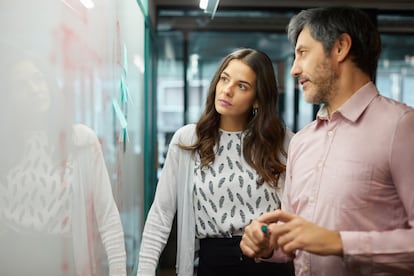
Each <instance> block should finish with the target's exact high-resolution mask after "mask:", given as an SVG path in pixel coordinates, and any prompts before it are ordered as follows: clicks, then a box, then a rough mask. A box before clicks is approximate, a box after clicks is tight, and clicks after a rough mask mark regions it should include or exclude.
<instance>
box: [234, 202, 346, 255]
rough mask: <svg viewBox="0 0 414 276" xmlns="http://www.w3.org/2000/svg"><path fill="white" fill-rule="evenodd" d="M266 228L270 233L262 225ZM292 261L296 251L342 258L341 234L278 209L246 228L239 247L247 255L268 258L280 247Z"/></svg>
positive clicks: (262, 216)
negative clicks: (264, 231) (265, 231)
mask: <svg viewBox="0 0 414 276" xmlns="http://www.w3.org/2000/svg"><path fill="white" fill-rule="evenodd" d="M263 225H267V233H266V234H265V233H263V231H262V226H263ZM279 247H280V249H281V250H282V251H283V252H284V253H285V254H286V255H287V256H290V257H291V258H293V257H294V256H295V252H296V250H304V251H307V252H309V253H313V254H317V255H338V256H342V249H343V248H342V240H341V236H340V234H339V232H337V231H332V230H328V229H325V228H322V227H319V226H318V225H316V224H314V223H311V222H309V221H306V220H304V219H303V218H301V217H299V216H296V215H294V214H291V213H288V212H285V211H282V210H276V211H274V212H269V213H265V214H263V215H261V216H260V217H259V218H258V219H257V220H254V221H252V223H250V224H249V225H248V226H246V228H245V231H244V234H243V237H242V240H241V242H240V248H241V250H242V252H243V254H245V255H246V256H249V257H255V258H269V257H271V256H272V253H273V250H274V249H277V248H279Z"/></svg>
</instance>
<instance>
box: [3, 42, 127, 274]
mask: <svg viewBox="0 0 414 276" xmlns="http://www.w3.org/2000/svg"><path fill="white" fill-rule="evenodd" d="M5 53H6V54H5ZM2 54H5V55H4V56H3V59H2V61H3V62H4V63H3V64H2V65H3V66H2V68H1V70H2V71H3V74H2V75H1V78H2V82H1V84H0V85H1V87H2V96H3V97H2V103H1V106H2V110H1V113H2V116H1V120H2V128H3V131H4V135H3V137H2V139H1V146H2V148H3V149H2V153H3V154H2V157H1V158H0V162H1V168H0V245H1V246H0V275H13V276H21V275H34V276H45V275H56V276H58V275H68V276H72V275H78V276H91V275H100V276H101V275H113V276H115V275H119V276H126V252H125V245H124V234H123V228H122V224H121V220H120V215H119V212H118V209H117V206H116V203H115V200H114V198H113V195H112V188H111V184H110V179H109V176H108V172H107V169H106V165H105V162H104V158H103V154H102V150H101V145H100V142H99V140H98V138H97V136H96V134H95V132H94V131H93V130H92V129H90V128H89V127H87V126H85V125H83V124H73V123H72V122H71V120H69V117H70V116H69V115H68V114H67V113H66V111H67V110H68V109H66V105H65V102H64V101H63V94H62V93H61V91H59V89H57V86H55V85H53V84H54V82H53V81H51V78H50V74H51V71H47V70H46V71H44V70H42V69H43V68H44V67H43V66H41V64H43V62H40V61H39V60H37V59H36V58H34V56H32V55H29V54H26V53H24V52H21V51H16V50H15V49H13V50H9V51H7V52H2ZM48 74H49V76H48ZM102 247H103V248H104V249H102ZM105 257H107V261H106V262H105V261H103V260H102V258H105ZM103 263H107V265H103Z"/></svg>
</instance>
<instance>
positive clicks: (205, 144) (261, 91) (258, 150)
mask: <svg viewBox="0 0 414 276" xmlns="http://www.w3.org/2000/svg"><path fill="white" fill-rule="evenodd" d="M233 59H237V60H240V61H242V62H243V63H245V64H246V65H248V66H249V67H250V68H251V69H252V70H253V71H254V72H255V73H256V98H257V102H258V106H259V108H258V112H257V114H256V115H253V110H252V112H250V116H249V117H248V119H247V124H246V128H245V129H244V130H243V133H244V139H243V142H242V145H243V147H242V148H243V156H244V158H245V160H246V161H247V162H248V164H249V165H250V166H251V167H252V168H254V169H255V170H256V172H257V173H258V175H259V178H258V180H257V182H258V184H260V185H261V184H263V183H264V182H267V183H269V185H271V186H272V187H277V182H278V179H279V176H280V174H281V173H283V172H284V171H285V169H286V167H285V165H284V164H283V163H282V162H281V160H280V154H283V155H284V156H286V152H285V150H284V149H283V141H284V137H285V125H284V123H283V121H282V120H281V119H280V117H279V115H278V112H277V104H278V102H277V100H278V88H277V82H276V78H275V72H274V70H273V65H272V61H271V60H270V58H269V57H268V56H267V55H266V54H265V53H263V52H261V51H258V50H254V49H249V48H242V49H238V50H236V51H234V52H232V53H230V54H229V55H227V56H226V57H225V58H224V59H223V61H222V62H221V64H220V65H219V68H218V69H217V71H216V73H215V75H214V77H213V79H212V81H211V83H210V88H209V92H208V96H207V100H206V107H205V110H204V113H203V114H202V115H201V117H200V119H199V121H198V123H197V126H196V134H197V140H196V142H195V143H194V144H193V145H183V144H181V145H180V147H181V148H182V149H185V150H191V151H193V152H197V153H198V154H199V155H200V159H201V165H202V167H205V166H208V165H209V164H211V163H212V162H213V161H214V159H215V154H216V153H215V151H214V146H215V145H218V144H219V142H220V141H219V124H220V114H219V113H218V112H217V111H216V108H215V95H216V85H217V82H218V81H219V79H220V75H221V73H222V72H223V70H224V69H225V68H226V67H227V65H228V64H229V62H230V61H231V60H233ZM252 108H253V107H252Z"/></svg>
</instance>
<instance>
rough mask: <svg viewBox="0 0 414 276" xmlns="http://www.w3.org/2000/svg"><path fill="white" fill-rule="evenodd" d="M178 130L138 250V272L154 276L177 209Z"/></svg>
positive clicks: (171, 144) (138, 273) (172, 140)
mask: <svg viewBox="0 0 414 276" xmlns="http://www.w3.org/2000/svg"><path fill="white" fill-rule="evenodd" d="M180 133H181V131H180V130H178V131H177V132H176V133H175V134H174V136H173V138H172V139H171V143H170V145H169V148H168V152H167V156H166V159H165V163H164V167H163V169H162V172H161V175H160V178H159V180H158V184H157V189H156V192H155V197H154V201H153V203H152V205H151V208H150V210H149V213H148V216H147V219H146V222H145V225H144V230H143V234H142V241H141V249H140V252H139V260H138V272H137V275H139V276H147V275H148V276H154V275H155V272H156V268H157V265H158V261H159V257H160V255H161V252H162V250H163V249H164V247H165V245H166V243H167V240H168V237H169V235H170V231H171V227H172V224H173V220H174V216H175V213H176V210H177V185H178V183H177V177H178V175H177V171H178V168H179V162H178V160H179V156H178V155H179V153H180V149H179V147H178V141H179V140H180V138H179V136H180Z"/></svg>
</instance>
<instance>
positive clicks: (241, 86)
mask: <svg viewBox="0 0 414 276" xmlns="http://www.w3.org/2000/svg"><path fill="white" fill-rule="evenodd" d="M239 88H240V89H241V90H246V89H247V87H246V85H244V84H239Z"/></svg>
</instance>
